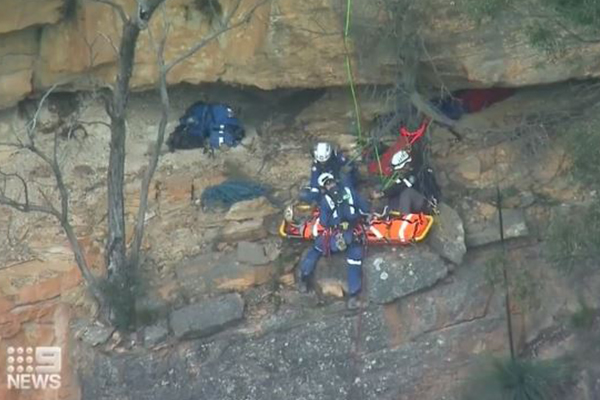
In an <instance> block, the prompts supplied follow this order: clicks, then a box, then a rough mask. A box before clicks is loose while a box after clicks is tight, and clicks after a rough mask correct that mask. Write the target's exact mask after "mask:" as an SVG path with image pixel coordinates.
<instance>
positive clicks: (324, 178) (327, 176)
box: [317, 172, 335, 187]
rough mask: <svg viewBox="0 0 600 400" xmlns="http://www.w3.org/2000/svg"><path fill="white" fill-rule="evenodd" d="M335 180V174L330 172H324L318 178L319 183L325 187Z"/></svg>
mask: <svg viewBox="0 0 600 400" xmlns="http://www.w3.org/2000/svg"><path fill="white" fill-rule="evenodd" d="M333 180H335V179H334V177H333V175H332V174H330V173H329V172H323V173H322V174H321V175H319V178H317V183H318V184H319V186H320V187H325V184H326V183H327V182H329V181H333Z"/></svg>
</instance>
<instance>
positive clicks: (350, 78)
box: [344, 0, 389, 186]
mask: <svg viewBox="0 0 600 400" xmlns="http://www.w3.org/2000/svg"><path fill="white" fill-rule="evenodd" d="M351 19H352V0H346V24H345V26H344V50H345V53H346V73H347V75H348V82H349V84H350V93H351V94H352V102H353V104H354V115H355V117H356V129H357V132H358V145H359V147H360V148H361V149H364V148H365V147H367V146H368V145H369V141H366V143H365V141H363V138H362V126H361V123H360V108H359V105H358V98H357V96H356V89H355V84H354V76H353V74H352V62H351V60H350V53H349V51H348V36H349V34H350V21H351ZM372 145H373V149H374V150H375V157H376V159H377V166H378V167H379V180H380V182H381V184H382V185H384V186H387V185H389V180H388V181H386V180H385V176H384V174H383V169H382V167H381V158H380V156H379V149H378V148H377V144H376V143H375V142H373V143H372Z"/></svg>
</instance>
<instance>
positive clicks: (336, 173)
mask: <svg viewBox="0 0 600 400" xmlns="http://www.w3.org/2000/svg"><path fill="white" fill-rule="evenodd" d="M312 154H313V163H312V168H311V173H310V186H309V187H308V188H305V189H303V190H302V191H301V192H300V200H301V201H303V202H306V203H319V202H320V200H321V189H320V188H319V183H318V179H319V176H321V174H323V173H326V172H327V173H330V174H331V175H333V177H334V179H336V180H338V181H340V182H341V183H342V184H343V185H344V186H348V187H350V188H352V189H354V188H355V184H356V175H357V172H356V167H355V165H354V164H353V163H352V162H350V161H348V159H346V157H345V156H344V154H342V152H341V151H337V150H336V149H334V148H333V146H332V145H331V144H330V143H328V142H319V143H317V144H316V145H315V146H314V148H313V152H312Z"/></svg>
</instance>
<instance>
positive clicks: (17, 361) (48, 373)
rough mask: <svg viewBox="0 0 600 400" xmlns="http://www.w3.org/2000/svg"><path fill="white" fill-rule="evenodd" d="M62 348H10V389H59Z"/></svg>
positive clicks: (8, 358) (8, 379)
mask: <svg viewBox="0 0 600 400" xmlns="http://www.w3.org/2000/svg"><path fill="white" fill-rule="evenodd" d="M61 361H62V357H61V348H60V347H8V348H7V349H6V380H7V383H8V388H9V389H21V390H32V389H55V390H56V389H59V388H60V385H61V376H60V372H61V369H62V364H61Z"/></svg>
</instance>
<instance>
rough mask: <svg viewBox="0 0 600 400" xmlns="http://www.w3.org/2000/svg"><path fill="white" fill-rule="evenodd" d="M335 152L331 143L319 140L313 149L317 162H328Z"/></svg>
mask: <svg viewBox="0 0 600 400" xmlns="http://www.w3.org/2000/svg"><path fill="white" fill-rule="evenodd" d="M332 153H333V149H332V148H331V145H330V144H329V143H327V142H319V143H317V144H316V145H315V148H314V149H313V156H314V158H315V160H316V161H317V162H320V163H324V162H327V160H329V159H330V158H331V154H332Z"/></svg>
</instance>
